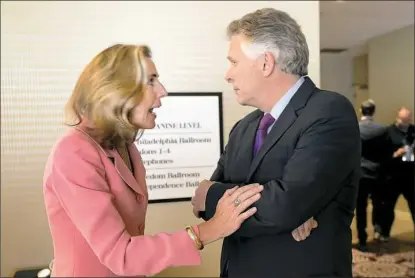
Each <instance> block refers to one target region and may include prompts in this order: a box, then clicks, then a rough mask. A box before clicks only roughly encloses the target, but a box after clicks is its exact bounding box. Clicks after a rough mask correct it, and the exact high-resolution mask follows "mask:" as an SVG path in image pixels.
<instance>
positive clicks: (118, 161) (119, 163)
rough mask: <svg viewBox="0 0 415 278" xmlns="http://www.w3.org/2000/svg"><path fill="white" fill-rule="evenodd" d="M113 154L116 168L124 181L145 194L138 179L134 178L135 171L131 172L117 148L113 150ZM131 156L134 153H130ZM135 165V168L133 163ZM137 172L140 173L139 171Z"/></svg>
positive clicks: (136, 190)
mask: <svg viewBox="0 0 415 278" xmlns="http://www.w3.org/2000/svg"><path fill="white" fill-rule="evenodd" d="M111 156H112V157H113V158H114V166H115V169H116V170H117V172H118V174H119V175H120V177H121V178H122V179H123V181H124V182H125V183H126V184H127V185H128V186H129V187H130V188H131V189H132V190H134V191H135V192H137V193H139V194H144V192H143V190H142V189H141V187H140V186H139V185H138V183H137V180H136V179H135V178H134V176H133V173H131V171H130V169H128V167H127V165H126V164H125V162H124V160H123V159H122V157H121V156H120V154H119V153H118V152H117V151H116V150H111ZM130 156H131V157H132V156H133V154H131V153H130ZM131 160H133V159H131ZM133 164H136V163H134V161H133ZM133 167H134V169H135V165H133ZM136 174H138V175H139V173H137V172H136Z"/></svg>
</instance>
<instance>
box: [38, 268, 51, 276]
mask: <svg viewBox="0 0 415 278" xmlns="http://www.w3.org/2000/svg"><path fill="white" fill-rule="evenodd" d="M50 273H51V272H50V269H49V268H44V269H42V270H41V271H39V272H38V273H37V277H49V276H50Z"/></svg>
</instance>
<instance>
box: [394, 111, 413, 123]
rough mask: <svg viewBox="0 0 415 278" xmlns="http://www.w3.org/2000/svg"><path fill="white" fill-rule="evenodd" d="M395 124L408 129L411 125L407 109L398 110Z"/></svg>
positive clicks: (410, 117)
mask: <svg viewBox="0 0 415 278" xmlns="http://www.w3.org/2000/svg"><path fill="white" fill-rule="evenodd" d="M396 122H397V124H398V125H399V126H401V127H404V128H405V127H408V126H409V125H410V124H412V113H411V111H409V109H406V108H402V109H401V110H399V112H398V118H397V119H396Z"/></svg>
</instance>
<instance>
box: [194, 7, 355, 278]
mask: <svg viewBox="0 0 415 278" xmlns="http://www.w3.org/2000/svg"><path fill="white" fill-rule="evenodd" d="M228 35H229V38H230V48H229V53H228V59H229V61H230V63H231V65H230V68H229V70H228V72H227V73H226V80H227V81H228V82H229V83H230V84H231V85H232V86H233V89H234V91H235V94H236V98H237V101H238V102H239V103H240V104H241V105H249V106H253V107H256V108H258V109H257V110H255V111H254V112H252V113H250V114H248V115H247V116H246V117H244V118H243V119H242V120H240V121H239V122H237V123H236V124H235V126H234V127H233V128H232V130H231V132H230V135H229V142H228V145H227V146H226V149H225V151H224V153H223V154H222V155H221V158H220V160H219V162H218V165H217V168H216V170H215V172H214V173H213V175H212V177H211V181H212V182H206V181H204V182H202V183H201V185H200V186H199V188H198V189H197V190H196V192H195V196H194V198H193V202H192V203H193V205H194V210H196V211H204V213H203V214H202V216H203V218H204V219H205V220H207V219H210V218H211V217H212V216H213V214H214V212H215V208H216V205H217V202H218V200H219V198H220V196H222V195H223V194H224V192H225V190H227V189H228V188H232V187H233V186H235V184H237V185H243V184H249V183H253V182H255V183H259V184H262V185H264V190H263V192H262V193H261V198H260V200H259V201H257V202H256V203H255V205H254V206H255V207H256V208H257V213H256V214H255V215H254V216H252V217H251V218H249V219H247V220H246V222H245V223H243V224H242V226H241V227H240V229H239V230H238V231H237V232H236V233H235V234H234V235H232V236H230V237H227V238H226V239H224V242H223V248H222V258H221V276H222V277H235V278H236V277H238V278H240V277H284V278H287V277H335V276H338V277H352V270H351V267H352V253H351V249H352V248H351V241H352V235H351V230H350V225H351V222H352V219H353V216H354V209H355V205H356V197H357V187H358V181H359V176H360V173H359V172H360V137H359V127H358V121H357V117H356V113H355V111H354V108H353V106H352V105H351V103H350V102H349V101H348V100H347V99H346V98H345V97H344V96H342V95H340V94H337V93H334V92H328V91H322V90H320V89H318V88H317V87H316V86H315V85H314V83H313V82H312V81H311V79H310V78H308V77H306V75H307V74H308V73H307V67H308V62H309V51H308V46H307V42H306V39H305V36H304V34H303V33H302V32H301V30H300V26H299V25H298V24H297V23H296V22H295V21H294V20H293V19H292V18H291V17H290V16H289V15H288V14H287V13H285V12H282V11H278V10H275V9H271V8H266V9H261V10H257V11H255V12H253V13H249V14H247V15H245V16H244V17H242V18H241V19H239V20H235V21H233V22H232V23H230V25H229V26H228ZM235 205H236V206H237V205H238V201H236V202H235ZM311 217H314V218H315V219H316V221H317V222H318V228H316V229H314V230H313V231H312V233H311V235H310V236H309V237H308V238H307V239H306V240H304V241H301V242H296V241H295V240H293V238H292V236H291V231H292V230H294V229H295V228H296V227H298V226H300V225H301V224H302V223H304V222H306V221H307V220H308V219H310V218H311Z"/></svg>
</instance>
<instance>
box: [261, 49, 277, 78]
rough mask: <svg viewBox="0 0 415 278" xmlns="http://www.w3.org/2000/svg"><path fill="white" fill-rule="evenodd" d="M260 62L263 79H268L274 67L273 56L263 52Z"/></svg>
mask: <svg viewBox="0 0 415 278" xmlns="http://www.w3.org/2000/svg"><path fill="white" fill-rule="evenodd" d="M262 62H263V64H262V73H263V75H264V76H265V77H268V76H270V75H271V74H272V72H273V71H274V68H275V66H276V61H275V58H274V55H272V53H271V52H268V51H267V52H265V53H264V57H263V61H262Z"/></svg>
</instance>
